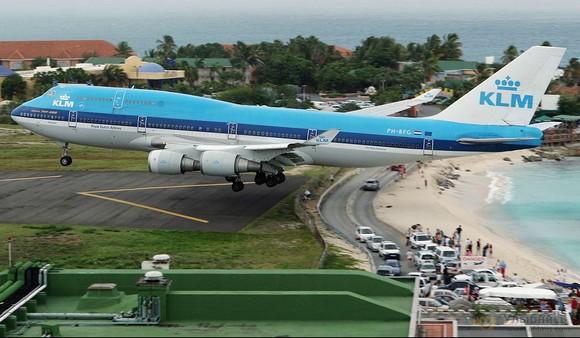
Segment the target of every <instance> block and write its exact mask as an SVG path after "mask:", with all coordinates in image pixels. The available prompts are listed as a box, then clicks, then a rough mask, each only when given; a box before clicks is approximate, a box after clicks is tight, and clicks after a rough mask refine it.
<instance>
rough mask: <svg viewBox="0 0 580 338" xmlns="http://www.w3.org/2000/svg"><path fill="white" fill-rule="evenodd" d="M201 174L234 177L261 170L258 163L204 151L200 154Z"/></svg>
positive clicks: (233, 155)
mask: <svg viewBox="0 0 580 338" xmlns="http://www.w3.org/2000/svg"><path fill="white" fill-rule="evenodd" d="M200 162H201V173H202V174H204V175H209V176H224V177H228V176H234V175H238V174H240V173H247V172H258V171H261V170H262V164H261V163H260V162H256V161H252V160H248V159H245V158H243V157H242V156H240V155H238V154H234V153H229V152H225V151H206V152H204V153H203V154H201V159H200Z"/></svg>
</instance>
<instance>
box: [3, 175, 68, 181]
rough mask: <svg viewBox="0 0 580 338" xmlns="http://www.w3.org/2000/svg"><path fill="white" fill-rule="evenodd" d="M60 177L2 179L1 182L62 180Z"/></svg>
mask: <svg viewBox="0 0 580 338" xmlns="http://www.w3.org/2000/svg"><path fill="white" fill-rule="evenodd" d="M61 177H62V175H60V176H40V177H21V178H8V179H2V180H0V182H17V181H33V180H48V179H51V178H61Z"/></svg>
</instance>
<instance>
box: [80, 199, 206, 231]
mask: <svg viewBox="0 0 580 338" xmlns="http://www.w3.org/2000/svg"><path fill="white" fill-rule="evenodd" d="M77 194H79V195H83V196H86V197H93V198H98V199H102V200H105V201H110V202H115V203H120V204H125V205H128V206H132V207H136V208H141V209H145V210H149V211H153V212H158V213H160V214H165V215H169V216H174V217H179V218H183V219H186V220H190V221H193V222H198V223H204V224H208V223H209V221H208V220H206V219H201V218H197V217H191V216H187V215H183V214H179V213H176V212H172V211H168V210H163V209H159V208H154V207H150V206H148V205H144V204H138V203H133V202H129V201H125V200H120V199H117V198H112V197H106V196H101V195H95V194H94V193H88V192H79V193H77Z"/></svg>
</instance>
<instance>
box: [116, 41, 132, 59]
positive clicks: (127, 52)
mask: <svg viewBox="0 0 580 338" xmlns="http://www.w3.org/2000/svg"><path fill="white" fill-rule="evenodd" d="M115 51H116V52H117V54H115V56H120V57H124V58H128V57H129V56H131V55H133V54H134V51H133V48H131V46H129V43H128V42H127V41H121V42H119V43H118V44H117V47H116V48H115Z"/></svg>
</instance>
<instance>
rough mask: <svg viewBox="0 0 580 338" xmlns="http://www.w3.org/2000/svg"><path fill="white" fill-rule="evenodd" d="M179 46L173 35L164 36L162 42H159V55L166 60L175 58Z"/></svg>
mask: <svg viewBox="0 0 580 338" xmlns="http://www.w3.org/2000/svg"><path fill="white" fill-rule="evenodd" d="M176 49H177V45H176V44H175V40H173V37H172V36H171V35H164V36H163V39H162V40H157V54H158V55H159V56H160V57H163V59H164V60H166V59H173V58H175V55H176V54H175V50H176Z"/></svg>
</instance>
